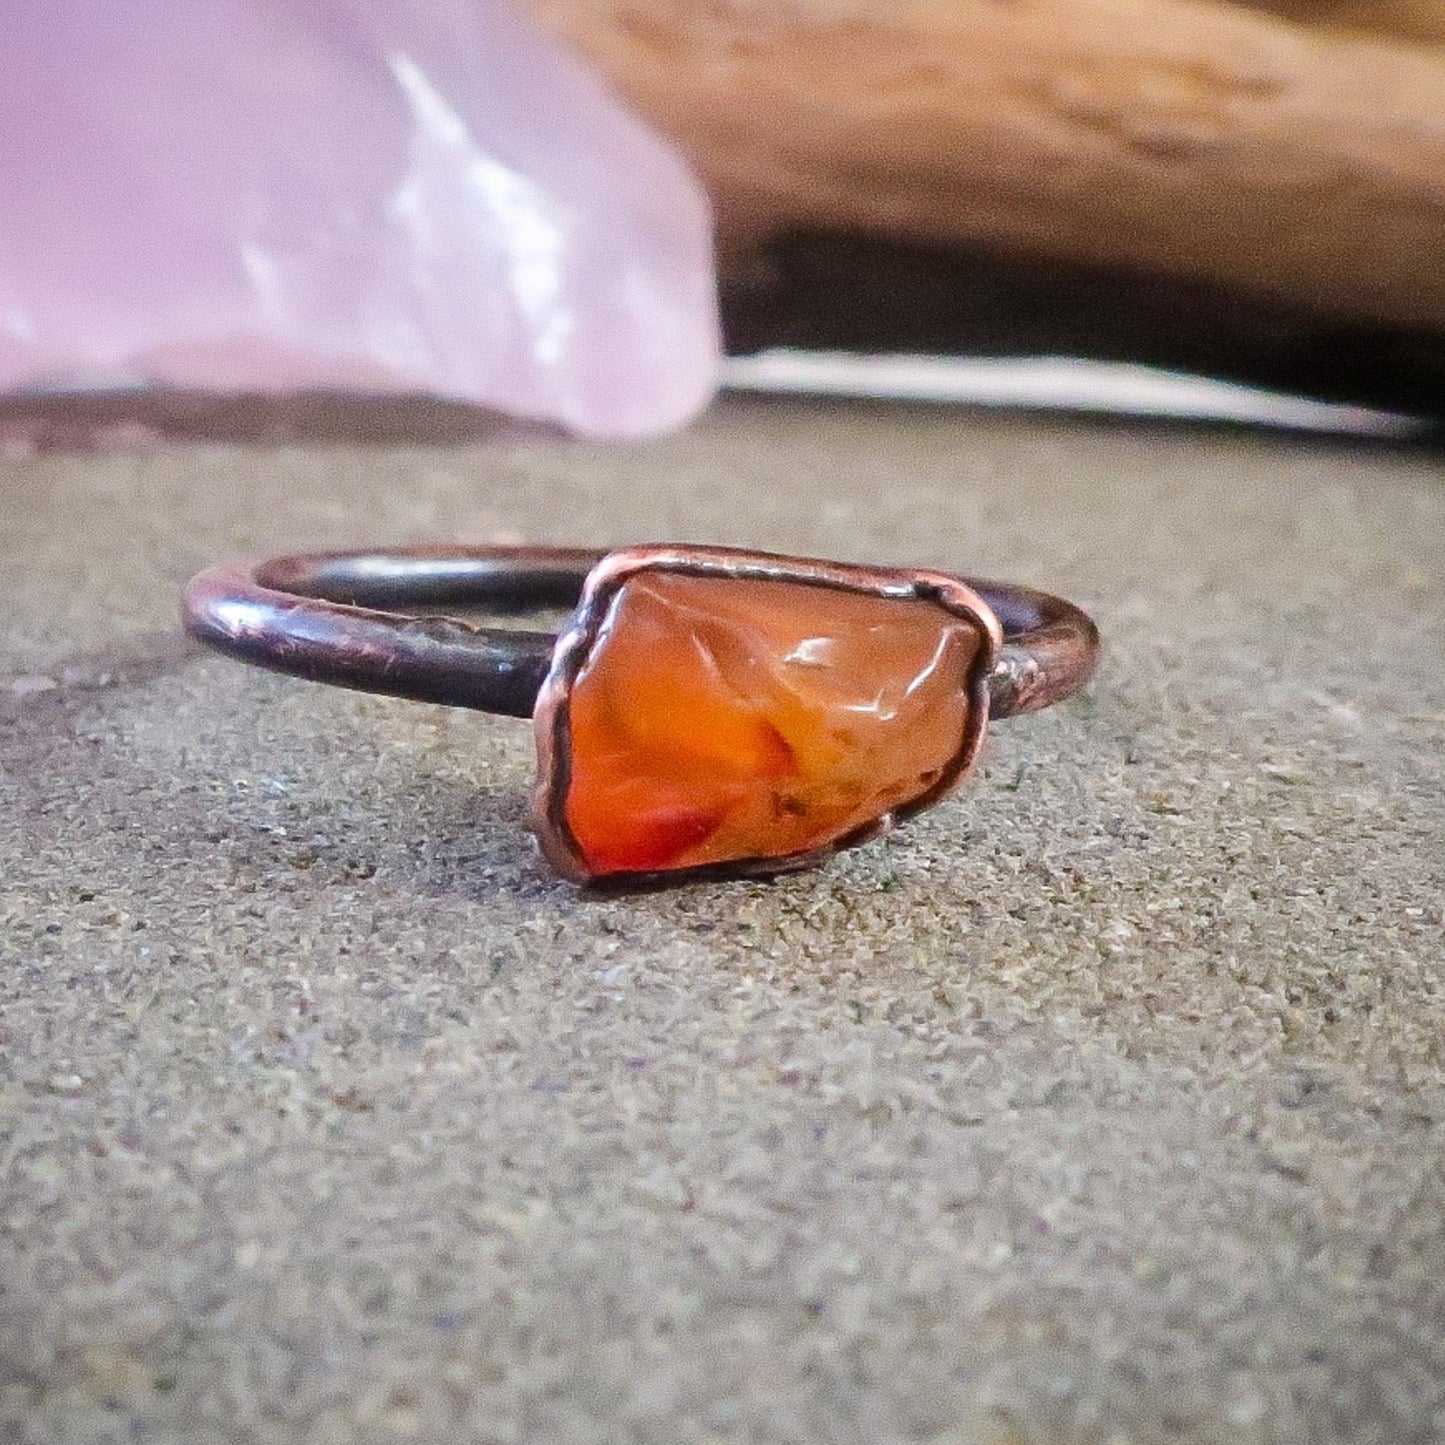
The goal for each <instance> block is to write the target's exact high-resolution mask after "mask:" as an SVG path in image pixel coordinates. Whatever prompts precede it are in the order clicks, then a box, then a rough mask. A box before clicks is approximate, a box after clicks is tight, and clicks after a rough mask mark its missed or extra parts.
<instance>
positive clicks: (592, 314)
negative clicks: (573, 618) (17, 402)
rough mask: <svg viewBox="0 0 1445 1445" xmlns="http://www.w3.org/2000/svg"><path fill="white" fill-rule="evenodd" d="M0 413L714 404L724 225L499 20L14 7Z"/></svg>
mask: <svg viewBox="0 0 1445 1445" xmlns="http://www.w3.org/2000/svg"><path fill="white" fill-rule="evenodd" d="M0 15H3V24H4V42H3V46H4V51H5V56H4V58H5V67H4V68H5V80H4V84H3V86H0V392H3V391H7V390H8V391H12V392H26V391H33V390H35V389H39V388H44V389H59V390H65V389H70V388H89V389H94V388H98V387H109V386H124V385H132V384H136V383H145V384H150V385H159V386H165V387H176V388H184V389H195V388H206V389H217V390H222V391H227V392H261V393H280V392H290V391H297V390H327V391H333V390H343V391H362V392H408V393H414V392H421V393H427V394H431V395H433V396H439V397H445V398H449V399H453V400H461V401H466V402H474V403H479V404H482V405H485V406H488V407H495V408H499V409H501V410H504V411H507V412H511V413H515V414H517V415H521V416H525V417H531V418H538V419H542V420H547V421H554V422H559V423H561V424H563V425H564V426H567V427H569V428H573V429H575V430H577V431H581V432H589V433H593V434H598V435H603V436H629V435H637V434H642V433H648V432H655V431H660V430H663V429H665V428H667V427H670V426H675V425H677V424H679V423H681V422H682V421H684V420H685V419H686V418H687V417H689V416H690V415H691V414H692V413H694V412H695V411H697V410H698V408H700V407H701V406H702V405H703V404H704V403H705V402H706V401H707V399H708V397H709V396H710V395H711V393H712V390H713V387H714V385H715V381H716V371H717V366H718V351H719V347H718V339H717V321H716V314H715V302H714V281H713V269H712V255H711V239H710V222H709V216H708V210H707V204H706V201H705V199H704V197H703V195H702V192H701V190H700V189H699V187H698V185H697V183H696V181H695V180H694V179H693V178H692V176H691V175H690V174H689V173H688V171H687V169H686V168H685V166H684V165H683V163H682V162H681V160H680V159H679V158H678V157H677V156H676V155H675V154H674V153H673V152H672V151H671V150H670V149H669V148H668V147H667V146H666V145H665V144H664V143H663V142H662V141H660V140H659V139H658V138H657V137H656V136H654V135H652V134H651V133H650V132H649V131H647V130H646V129H645V128H644V127H643V125H642V124H641V123H640V122H638V121H637V120H635V119H633V118H632V117H631V116H630V115H628V114H627V113H626V112H625V111H624V110H623V109H622V107H621V106H620V105H619V103H618V102H617V101H615V100H614V99H613V98H612V97H611V96H610V95H608V94H607V93H606V92H605V91H604V90H603V89H602V88H601V86H600V85H599V84H598V83H597V82H595V81H594V80H593V79H592V78H591V77H590V76H588V75H587V74H585V73H583V71H582V70H581V69H580V67H579V66H578V65H577V64H576V63H574V62H572V61H571V60H569V59H568V58H566V57H564V56H562V55H560V54H559V53H557V52H556V51H555V50H553V49H552V48H551V47H550V45H549V44H548V43H546V42H544V41H543V40H542V39H541V38H540V37H539V36H537V35H536V34H534V33H533V31H532V30H531V29H530V28H529V27H528V26H527V25H526V24H524V23H523V22H521V21H520V20H519V19H518V18H517V17H516V16H515V15H513V14H512V13H510V12H509V11H506V10H504V9H503V7H502V6H501V5H500V4H498V3H496V0H208V3H207V4H205V5H200V6H198V5H195V4H190V3H176V0H157V3H155V4H153V5H145V6H133V5H126V4H114V3H112V4H101V3H96V0H0Z"/></svg>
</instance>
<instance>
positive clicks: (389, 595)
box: [185, 544, 1098, 882]
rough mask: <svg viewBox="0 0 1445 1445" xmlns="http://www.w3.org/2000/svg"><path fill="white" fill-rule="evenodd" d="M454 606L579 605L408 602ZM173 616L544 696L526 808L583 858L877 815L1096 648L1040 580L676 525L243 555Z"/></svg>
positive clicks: (438, 690)
mask: <svg viewBox="0 0 1445 1445" xmlns="http://www.w3.org/2000/svg"><path fill="white" fill-rule="evenodd" d="M719 585H721V586H722V588H723V591H722V592H718V591H717V590H716V589H717V587H718V586H719ZM447 606H452V607H463V606H465V607H472V608H475V607H481V608H482V609H484V610H486V609H491V610H492V611H494V612H501V611H517V610H525V609H529V608H533V609H535V608H537V607H542V606H554V607H555V606H562V607H571V608H573V609H574V610H573V612H572V616H571V620H570V622H569V623H568V625H567V627H566V628H565V629H564V630H563V631H562V633H561V634H560V635H554V634H552V633H550V632H529V631H517V630H513V629H508V628H498V627H482V626H475V625H473V624H471V623H469V622H465V621H462V620H460V619H458V618H454V617H446V616H417V615H414V614H415V613H416V612H417V611H418V610H424V609H430V608H443V607H447ZM860 608H861V609H863V612H862V614H860V612H859V609H860ZM638 609H641V610H640V611H639V610H638ZM739 609H741V611H740V610H739ZM749 609H751V611H750V610H749ZM800 609H801V610H800ZM895 609H898V610H895ZM920 609H921V610H920ZM185 616H186V624H187V626H188V627H189V629H190V631H191V632H192V633H193V634H194V635H195V636H196V637H198V638H200V639H201V640H202V641H203V642H206V643H209V644H210V645H212V646H214V647H217V648H219V649H220V650H221V651H223V652H226V653H229V654H230V655H231V656H233V657H237V658H240V659H241V660H243V661H245V662H251V663H256V664H259V665H260V666H262V667H268V668H272V669H274V670H276V671H279V672H289V673H293V674H295V675H297V676H299V677H304V678H309V679H311V680H313V681H316V682H329V683H335V684H338V685H340V686H342V687H350V688H359V689H362V690H365V691H369V692H380V693H389V694H391V695H392V696H397V697H407V698H415V699H419V700H421V701H424V702H433V703H444V704H449V705H451V706H455V707H467V708H476V709H480V710H482V711H484V712H494V713H503V714H507V715H510V716H513V717H531V718H532V719H533V725H534V729H535V732H536V740H537V756H538V772H537V785H536V791H535V794H534V808H533V826H534V829H535V831H536V834H537V838H538V841H539V843H540V844H541V847H542V851H543V852H544V853H545V854H546V856H547V858H548V860H549V861H550V862H551V863H552V864H553V866H554V867H555V868H556V869H557V871H558V872H560V873H562V874H563V875H564V876H566V877H568V878H571V879H574V880H575V881H577V882H592V881H597V880H599V879H604V878H606V879H613V880H615V879H626V878H638V877H666V878H668V879H669V880H672V879H677V878H680V877H684V876H700V875H709V876H720V875H721V876H733V875H738V874H758V873H777V872H780V871H784V870H788V869H793V868H799V867H804V866H807V865H808V864H810V863H814V862H817V861H820V860H821V859H823V858H825V857H826V856H828V855H829V854H830V853H833V852H835V851H836V850H837V849H839V848H847V847H852V846H854V845H855V844H858V843H862V842H866V841H867V840H868V839H870V838H876V837H878V836H879V835H880V834H881V833H884V832H886V831H887V830H888V829H890V828H892V827H893V826H894V825H895V824H896V823H898V822H899V821H901V820H903V819H905V818H908V817H911V816H912V815H913V814H915V813H917V812H920V811H922V810H923V809H924V808H927V807H931V806H932V805H933V804H934V803H936V802H937V801H939V800H940V799H941V798H943V797H944V796H945V795H946V794H947V793H949V792H950V791H952V789H953V788H954V787H955V786H957V784H958V782H959V781H960V779H962V777H963V776H964V774H965V773H966V772H967V771H968V769H969V767H970V765H971V764H972V762H973V760H974V759H975V757H976V756H977V755H978V750H979V747H980V746H981V744H982V742H983V738H984V733H985V730H986V728H987V725H988V722H989V720H990V719H991V718H997V717H1009V716H1012V715H1016V714H1018V713H1024V712H1032V711H1034V710H1036V709H1038V708H1041V707H1045V706H1047V705H1048V704H1049V703H1052V702H1056V701H1058V700H1059V699H1060V698H1063V697H1066V696H1067V695H1068V694H1070V693H1072V692H1074V691H1076V690H1077V689H1078V688H1079V687H1080V686H1081V685H1082V684H1083V683H1084V681H1085V680H1086V679H1087V678H1088V676H1089V674H1090V673H1091V672H1092V671H1093V668H1094V663H1095V659H1096V657H1097V653H1098V633H1097V632H1096V630H1095V628H1094V624H1093V623H1092V622H1091V621H1090V620H1089V619H1088V617H1086V616H1085V615H1084V613H1082V612H1081V611H1079V609H1078V608H1077V607H1074V606H1072V605H1071V604H1070V603H1067V602H1063V601H1061V600H1060V599H1059V598H1057V597H1050V596H1048V595H1046V594H1044V593H1042V592H1034V591H1031V590H1030V589H1028V588H1024V587H1014V586H1006V585H1001V584H998V583H990V582H971V581H969V580H967V579H965V578H961V577H955V576H952V575H951V574H948V573H941V572H927V571H921V570H914V569H905V568H889V569H877V568H865V567H857V566H852V565H849V564H846V563H839V562H822V561H817V560H812V559H807V558H799V557H778V556H773V555H772V554H769V553H764V552H741V551H735V550H729V549H725V548H710V547H696V546H688V545H683V544H679V545H676V546H670V547H669V546H650V547H636V548H628V549H624V550H621V551H615V552H606V553H603V552H596V551H585V550H578V549H570V548H567V549H559V548H538V547H418V548H401V549H397V550H393V551H385V552H333V553H321V554H315V555H310V556H297V557H280V558H276V559H274V560H272V561H269V562H261V563H257V564H247V563H232V564H229V565H226V566H222V567H216V568H212V569H211V570H210V571H208V572H203V573H202V574H201V575H200V576H199V577H197V578H195V579H194V580H193V581H192V582H191V584H190V585H189V587H187V589H186V594H185ZM845 618H846V619H850V620H848V621H845V620H843V619H845ZM629 619H630V620H629ZM835 625H836V627H837V628H838V629H839V630H838V631H837V632H836V633H835V632H832V631H830V630H829V629H832V628H833V627H835ZM920 626H921V627H922V632H921V633H920V631H919V628H920ZM780 629H781V630H780ZM800 629H801V630H800ZM920 637H922V639H923V641H924V642H925V643H926V646H925V647H924V649H923V651H922V652H921V653H920V652H919V651H918V644H919V638H920ZM628 639H633V641H630V642H629V641H628ZM644 639H645V640H644ZM849 646H852V647H853V648H854V651H853V652H852V653H847V652H846V651H839V650H838V649H840V648H843V649H846V648H847V647H849ZM679 649H680V650H679ZM820 649H821V650H820ZM860 649H861V650H860ZM724 656H725V657H726V658H727V659H728V662H727V663H726V664H724V663H723V662H722V661H721V660H720V659H721V658H722V657H724ZM619 657H620V658H621V661H619V660H618V659H619ZM830 658H831V659H832V660H829V659H830ZM845 659H846V660H845ZM774 666H775V667H777V668H778V669H781V671H780V672H778V673H776V674H774V673H770V672H769V671H768V669H769V668H770V667H774ZM920 667H921V670H920ZM699 669H700V670H699ZM880 669H881V671H880ZM782 673H787V674H788V676H787V678H786V680H785V679H784V678H783V677H782ZM805 675H810V676H805ZM764 676H770V677H772V678H773V682H774V683H775V684H776V688H775V690H774V691H773V692H769V691H768V688H767V686H766V685H765V684H764V683H763V682H761V681H760V679H761V678H762V677H764ZM822 676H826V677H827V679H828V681H827V682H826V683H820V681H819V678H820V677H822ZM900 676H901V679H902V680H901V681H900ZM880 678H881V679H885V681H883V682H882V684H881V685H880ZM684 679H686V680H684ZM840 687H841V688H842V693H841V694H839V693H838V691H837V690H838V688H840ZM820 688H821V689H822V690H821V691H820V690H819V689H820ZM829 689H832V691H831V692H830V691H829ZM920 689H931V691H921V690H920ZM810 708H811V709H812V711H811V712H810ZM579 709H580V713H579ZM770 712H775V713H776V715H777V717H778V718H782V717H784V716H786V717H787V718H788V719H790V721H789V722H788V723H787V727H788V730H789V732H788V735H787V736H785V735H784V733H783V732H782V731H781V730H780V729H779V727H778V725H777V723H776V722H775V721H774V718H773V717H772V716H770ZM905 713H907V714H908V715H909V716H910V717H912V718H913V719H914V722H913V723H912V724H909V725H905V724H902V723H900V722H899V721H898V719H899V718H900V717H901V716H903V715H904V714H905ZM800 718H804V719H809V720H805V721H800ZM865 718H867V719H871V721H865V720H864V719H865ZM823 722H828V724H829V726H827V727H826V728H823V727H821V724H822V723H823ZM739 727H741V729H742V731H741V732H739V731H738V728H739ZM884 736H886V737H887V738H889V739H891V740H892V742H891V744H889V743H883V742H881V741H880V740H881V739H882V738H883V737H884ZM870 740H871V741H870ZM920 740H921V741H920ZM900 742H902V743H904V744H905V747H904V749H903V752H902V753H901V754H900V753H898V752H897V745H898V744H899V743H900ZM889 747H892V748H893V749H894V751H893V752H891V753H890V752H887V751H886V750H887V748H889ZM800 748H801V749H803V751H801V752H800V751H799V749H800ZM880 748H883V749H884V750H885V751H879V749H880ZM885 757H886V759H887V760H886V761H885Z"/></svg>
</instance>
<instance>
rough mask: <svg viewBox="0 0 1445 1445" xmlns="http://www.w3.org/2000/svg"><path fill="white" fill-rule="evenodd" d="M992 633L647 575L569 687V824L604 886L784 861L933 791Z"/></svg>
mask: <svg viewBox="0 0 1445 1445" xmlns="http://www.w3.org/2000/svg"><path fill="white" fill-rule="evenodd" d="M982 642H983V639H982V636H981V633H980V630H979V628H978V627H977V626H976V625H975V624H974V623H972V622H970V621H968V620H967V619H964V618H960V617H957V616H955V615H953V614H952V613H950V612H948V611H947V610H945V609H944V608H943V607H941V606H939V605H938V604H936V603H933V602H926V601H919V600H914V599H899V598H885V597H877V596H869V595H865V594H861V593H854V592H846V591H841V590H838V589H836V588H830V587H824V586H820V585H815V584H809V583H801V582H790V581H771V580H769V581H745V580H739V579H733V578H717V577H695V576H684V575H677V574H672V573H667V572H661V571H657V572H642V573H639V574H637V575H635V576H634V577H632V578H630V579H629V580H627V581H626V582H625V583H624V584H623V586H622V588H621V590H620V591H619V592H618V594H617V595H616V597H615V598H614V599H613V601H612V603H611V606H610V607H609V609H608V612H607V615H606V618H605V620H604V623H603V625H602V627H601V629H600V631H599V633H598V636H597V638H596V640H595V641H594V643H593V645H592V648H591V651H590V653H589V654H588V657H587V659H586V661H585V663H584V665H583V666H582V668H581V670H580V672H579V674H578V676H577V678H576V680H575V682H574V683H573V686H572V691H571V698H570V703H569V707H568V719H569V723H570V728H569V731H570V739H571V741H570V748H571V752H570V781H569V783H568V787H567V793H566V800H565V806H564V816H565V819H566V823H567V827H568V829H569V830H570V832H571V834H572V837H573V840H574V842H575V844H576V846H577V849H578V851H579V852H580V853H581V855H582V858H583V860H584V861H585V863H586V865H587V867H588V869H589V870H590V871H591V873H592V874H593V875H594V876H602V875H606V874H612V873H635V872H653V871H661V870H669V869H677V868H695V867H701V866H705V865H708V864H718V863H728V862H736V861H739V860H743V859H780V860H781V859H786V858H789V857H791V856H793V855H796V854H802V853H808V852H811V851H812V850H814V849H817V848H821V847H824V846H826V845H828V844H830V843H834V842H837V841H838V840H839V839H842V838H844V837H846V836H847V835H848V834H850V833H854V832H856V831H857V830H859V829H861V828H864V827H866V826H867V825H868V824H869V823H871V822H873V821H875V820H876V819H878V818H880V817H881V816H882V815H884V814H886V813H889V812H891V811H892V810H893V809H895V808H898V807H900V806H903V805H906V804H908V803H910V802H913V801H915V800H917V799H918V798H919V797H920V796H921V795H923V794H925V793H927V792H929V791H930V790H931V789H932V788H933V787H934V786H935V785H936V784H937V783H938V781H939V779H940V778H941V777H942V776H943V775H944V774H945V772H947V771H948V769H949V768H950V765H951V764H952V763H953V762H954V760H955V759H956V758H957V757H958V755H959V752H960V750H961V749H962V747H963V745H964V741H965V735H966V732H967V728H968V722H969V716H968V714H969V706H970V704H969V695H968V680H969V677H970V672H971V668H972V665H973V663H974V659H975V657H976V656H977V654H978V651H979V648H980V646H981V645H982Z"/></svg>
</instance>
